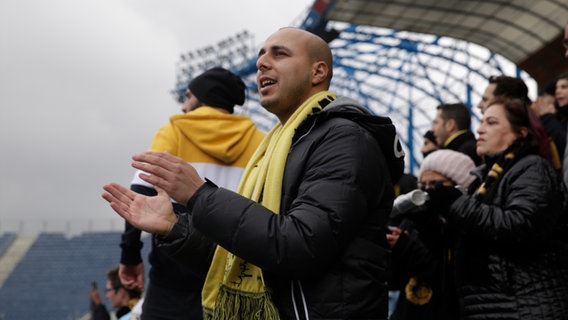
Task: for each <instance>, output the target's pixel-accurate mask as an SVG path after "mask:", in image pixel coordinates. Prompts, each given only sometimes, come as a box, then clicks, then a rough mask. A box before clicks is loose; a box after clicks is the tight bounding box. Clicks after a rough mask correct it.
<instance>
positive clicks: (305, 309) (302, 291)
mask: <svg viewBox="0 0 568 320" xmlns="http://www.w3.org/2000/svg"><path fill="white" fill-rule="evenodd" d="M298 285H299V286H300V293H301V294H302V302H303V303H304V311H305V312H306V320H310V316H309V315H308V304H307V303H306V296H304V289H302V283H301V282H300V281H298Z"/></svg>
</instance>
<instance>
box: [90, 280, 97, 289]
mask: <svg viewBox="0 0 568 320" xmlns="http://www.w3.org/2000/svg"><path fill="white" fill-rule="evenodd" d="M91 286H92V287H93V289H96V288H97V282H96V281H93V282H91Z"/></svg>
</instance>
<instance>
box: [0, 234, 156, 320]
mask: <svg viewBox="0 0 568 320" xmlns="http://www.w3.org/2000/svg"><path fill="white" fill-rule="evenodd" d="M14 238H16V235H14V234H4V235H1V236H0V253H3V252H5V251H6V250H7V249H8V247H9V246H10V243H12V242H13V241H14V240H15V239H14ZM143 239H144V248H143V256H144V259H147V256H148V251H149V249H150V247H151V243H150V241H151V237H149V236H147V235H146V236H145V237H144V238H143ZM119 242H120V233H119V232H92V233H84V234H81V235H79V236H76V237H73V238H66V237H65V235H64V234H63V233H41V234H39V235H38V237H37V239H36V240H35V241H34V243H33V244H32V245H31V247H30V248H29V250H28V251H27V252H26V253H25V254H24V255H23V257H22V259H21V260H20V261H19V263H18V264H17V266H16V267H15V268H14V270H13V271H12V272H11V274H10V275H9V276H8V277H7V279H6V281H5V282H4V284H3V285H2V287H0V320H5V319H10V320H18V319H45V320H50V319H53V320H55V319H57V320H61V319H73V320H75V319H79V318H82V317H83V316H84V315H85V314H87V313H88V312H89V291H90V286H91V282H93V281H96V282H97V283H98V287H99V292H100V294H101V296H103V297H104V294H105V292H104V288H105V283H106V276H105V273H106V271H107V270H108V269H109V268H111V267H112V266H114V265H116V264H118V260H119V257H120V251H119V247H118V244H119ZM0 257H1V254H0ZM145 262H146V261H145ZM105 303H106V305H107V306H108V301H105Z"/></svg>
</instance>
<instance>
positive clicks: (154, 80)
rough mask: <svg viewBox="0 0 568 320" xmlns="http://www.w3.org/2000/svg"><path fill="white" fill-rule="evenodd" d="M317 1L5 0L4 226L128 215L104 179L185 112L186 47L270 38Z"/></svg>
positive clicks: (1, 29)
mask: <svg viewBox="0 0 568 320" xmlns="http://www.w3.org/2000/svg"><path fill="white" fill-rule="evenodd" d="M311 2H312V1H311V0H294V1H287V2H285V3H284V2H283V3H282V4H275V3H272V2H267V1H261V0H246V1H215V2H209V3H207V2H205V3H204V2H200V3H199V5H197V4H196V3H195V2H192V1H183V0H170V1H150V0H142V1H141V0H130V1H126V0H125V1H113V0H87V1H73V0H53V1H41V0H30V1H18V0H4V1H2V2H1V3H0V43H1V44H0V46H1V49H0V110H1V116H0V137H1V138H0V139H1V140H0V150H1V157H0V158H1V160H0V231H2V228H3V226H4V227H5V225H6V224H7V222H12V221H15V220H26V221H35V222H36V223H41V221H48V223H49V221H63V220H69V219H73V220H101V221H103V220H104V221H108V220H115V221H117V224H120V219H119V218H118V216H116V215H115V214H114V213H113V212H112V210H111V209H110V208H109V207H108V206H107V205H106V203H105V202H104V201H103V200H102V199H101V198H100V194H101V193H102V185H103V184H105V183H107V182H110V181H117V182H120V183H124V184H128V183H129V182H130V179H131V177H132V174H133V172H134V171H133V169H131V167H130V156H131V155H132V154H133V153H135V152H139V151H142V150H145V149H146V148H147V147H148V146H149V144H150V142H151V140H152V137H153V135H154V132H155V131H156V130H157V129H158V128H159V127H160V126H161V125H163V124H164V123H166V122H167V120H168V117H169V116H170V115H171V114H173V113H177V112H179V106H178V105H177V104H176V102H175V101H174V100H173V99H172V97H171V96H170V94H169V91H170V89H172V88H173V86H174V81H175V63H176V62H177V60H178V58H179V55H180V53H182V52H184V51H187V50H193V49H197V48H200V47H203V46H206V45H211V44H214V43H216V42H217V41H219V40H222V39H224V38H226V37H228V36H231V35H233V34H236V33H237V32H240V31H242V30H245V29H246V30H248V31H250V32H252V33H254V34H255V35H256V42H257V43H260V42H261V41H262V40H264V38H265V37H266V36H268V35H269V34H270V33H272V32H273V31H275V30H277V29H278V28H279V27H281V26H285V25H290V24H291V23H292V21H293V20H294V19H295V18H296V17H297V16H299V15H300V14H301V13H302V12H303V11H304V10H305V9H306V8H307V7H308V6H309V5H310V4H311Z"/></svg>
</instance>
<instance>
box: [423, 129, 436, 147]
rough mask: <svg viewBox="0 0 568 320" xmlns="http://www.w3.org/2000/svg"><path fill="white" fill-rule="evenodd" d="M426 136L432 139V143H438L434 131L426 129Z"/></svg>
mask: <svg viewBox="0 0 568 320" xmlns="http://www.w3.org/2000/svg"><path fill="white" fill-rule="evenodd" d="M424 138H425V139H428V140H430V141H432V143H434V144H435V145H438V143H437V142H436V137H435V136H434V132H432V130H428V131H426V133H425V134H424Z"/></svg>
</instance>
